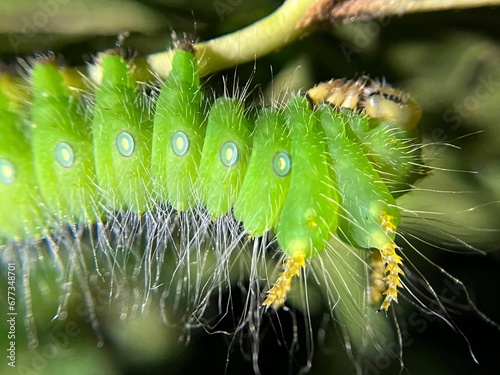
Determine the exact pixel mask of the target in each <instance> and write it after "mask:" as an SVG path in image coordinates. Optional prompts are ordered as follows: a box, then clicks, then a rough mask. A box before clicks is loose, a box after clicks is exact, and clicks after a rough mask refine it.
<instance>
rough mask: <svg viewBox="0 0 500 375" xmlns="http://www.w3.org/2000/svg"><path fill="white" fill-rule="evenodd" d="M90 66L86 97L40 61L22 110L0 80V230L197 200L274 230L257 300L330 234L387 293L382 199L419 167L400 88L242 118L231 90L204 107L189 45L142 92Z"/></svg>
mask: <svg viewBox="0 0 500 375" xmlns="http://www.w3.org/2000/svg"><path fill="white" fill-rule="evenodd" d="M98 63H99V65H100V66H101V69H102V77H101V81H100V83H99V85H98V87H97V89H96V92H95V97H94V99H93V103H92V105H88V104H87V103H84V102H83V101H82V100H81V98H80V96H79V94H75V92H74V90H72V89H71V87H72V83H70V80H69V78H68V77H67V76H65V75H63V74H62V73H61V71H60V70H59V69H58V68H57V66H56V65H55V64H53V63H52V62H51V61H50V59H40V60H39V61H37V62H36V63H35V64H34V67H33V69H32V71H31V85H32V105H31V107H30V113H29V116H28V117H27V118H26V117H23V116H22V115H21V114H20V113H21V112H22V111H19V110H18V108H17V107H16V106H18V103H16V101H15V100H13V96H12V93H11V92H10V88H11V87H12V85H11V84H5V83H4V84H2V85H1V86H0V119H1V121H2V126H3V130H2V133H3V135H2V137H1V138H0V236H1V238H2V240H3V241H5V242H16V241H17V242H22V241H26V240H30V239H39V238H42V237H43V236H45V235H46V234H47V232H49V233H50V232H51V231H55V230H57V227H58V225H64V224H71V223H86V224H89V225H90V224H92V223H95V222H97V221H102V220H106V218H109V217H110V216H112V215H114V214H116V213H117V212H124V211H130V212H133V213H136V214H138V215H141V214H143V213H145V212H148V211H150V210H152V209H153V208H157V207H171V208H173V209H175V210H177V212H189V211H192V210H195V209H198V208H203V209H204V210H206V211H207V212H208V214H209V215H210V216H211V217H212V218H218V217H222V216H225V215H227V214H230V213H232V214H234V217H235V218H236V219H237V220H238V221H239V222H241V223H242V225H243V227H244V230H245V232H246V233H248V234H249V235H250V236H252V237H260V236H263V235H264V234H265V233H267V232H269V231H270V230H272V229H273V228H274V231H275V233H276V237H277V240H278V243H279V245H280V248H281V249H282V251H283V252H284V253H285V254H286V255H287V261H286V262H285V265H284V271H283V273H282V275H281V276H280V277H279V279H278V280H277V281H276V283H275V284H274V286H273V288H271V289H270V290H269V291H268V294H267V298H266V300H265V301H264V302H263V304H264V305H265V306H267V307H270V306H273V307H275V308H278V307H279V306H281V305H282V304H283V303H284V301H285V298H286V295H287V292H288V291H289V289H290V287H291V280H292V278H293V277H294V276H295V275H298V274H299V273H300V269H301V268H303V267H305V261H306V260H307V259H310V258H312V257H314V256H315V255H316V254H318V253H320V252H322V251H323V250H324V249H325V247H326V246H327V244H328V242H329V240H330V239H331V237H332V236H333V235H335V234H338V236H339V237H340V238H341V239H342V240H343V241H344V242H345V243H347V244H350V245H354V246H356V247H359V248H363V249H367V250H368V249H378V250H379V251H380V253H381V262H383V263H384V264H385V278H384V280H385V283H386V290H385V291H383V293H384V294H385V298H384V301H383V302H382V305H381V309H384V310H387V309H388V308H389V306H390V303H391V302H392V301H393V300H397V295H398V287H400V286H401V283H400V280H399V276H400V274H401V273H402V271H401V268H400V263H401V258H400V257H399V256H398V255H397V254H396V249H397V247H396V245H395V243H394V237H395V232H396V230H397V226H398V223H399V215H400V212H399V209H398V207H397V206H396V203H395V197H396V196H398V195H400V194H401V193H402V192H403V191H404V190H405V189H406V190H408V187H409V186H410V184H411V183H412V182H413V181H414V180H415V179H416V178H418V177H420V176H422V175H423V173H424V172H423V171H422V170H420V169H419V168H417V167H416V165H418V164H420V151H419V150H420V148H418V147H415V146H416V145H417V144H418V130H417V128H416V124H417V123H418V120H419V118H420V109H419V107H418V105H417V104H416V103H415V102H414V101H413V100H412V99H411V98H409V97H408V95H406V94H403V93H402V92H400V91H398V90H395V89H390V88H387V87H384V86H381V85H379V84H377V83H376V82H372V81H369V80H368V79H360V80H358V81H341V80H335V81H331V82H328V83H325V84H320V85H318V86H317V87H315V88H313V89H311V90H309V91H308V92H307V95H306V96H295V97H293V98H292V99H290V100H289V101H288V102H287V103H286V104H285V105H284V106H283V108H277V107H274V108H262V109H260V110H259V111H258V112H257V113H256V114H253V116H252V118H255V120H249V119H248V118H247V117H248V116H247V115H246V112H245V109H244V108H243V106H242V104H241V103H240V101H239V100H238V99H234V98H227V97H222V98H219V99H216V100H215V102H214V103H213V104H212V105H211V106H210V108H209V109H208V110H205V106H204V105H203V102H204V98H203V94H202V91H201V89H200V79H199V77H198V73H197V65H196V61H195V58H194V56H193V55H192V54H191V53H190V52H189V51H184V50H178V51H177V52H176V53H175V55H174V58H173V62H172V67H173V68H172V71H171V73H170V75H169V76H168V78H167V79H166V80H165V82H164V83H163V85H162V88H161V91H160V94H159V96H158V98H156V99H155V100H148V99H144V96H143V95H142V94H141V93H140V92H138V90H137V87H136V82H135V80H134V79H133V74H132V70H131V67H130V66H129V65H128V64H127V62H126V61H125V60H124V59H123V58H122V57H121V56H120V55H119V54H116V53H105V54H102V55H101V56H100V58H99V61H98ZM141 98H142V99H141ZM150 106H151V107H154V111H151V110H150ZM151 112H153V113H154V116H151V115H150V113H151ZM26 124H28V126H27V127H26ZM13 212H16V213H17V214H16V215H12V213H13Z"/></svg>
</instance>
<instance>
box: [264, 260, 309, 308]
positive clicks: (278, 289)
mask: <svg viewBox="0 0 500 375" xmlns="http://www.w3.org/2000/svg"><path fill="white" fill-rule="evenodd" d="M305 259H306V254H305V253H303V252H300V251H299V252H297V253H295V254H294V255H292V256H291V257H289V258H287V259H286V261H285V264H284V266H283V268H284V270H283V272H282V273H281V275H280V276H279V277H278V280H276V282H275V283H274V285H273V287H272V288H271V289H269V291H268V292H267V297H266V299H265V301H264V303H263V305H264V306H266V308H269V307H271V306H272V307H273V308H274V309H279V308H280V307H281V306H283V304H284V303H285V299H286V295H287V293H288V292H289V290H290V288H291V284H292V279H293V277H294V276H298V275H300V269H301V268H303V267H305V266H306V262H305Z"/></svg>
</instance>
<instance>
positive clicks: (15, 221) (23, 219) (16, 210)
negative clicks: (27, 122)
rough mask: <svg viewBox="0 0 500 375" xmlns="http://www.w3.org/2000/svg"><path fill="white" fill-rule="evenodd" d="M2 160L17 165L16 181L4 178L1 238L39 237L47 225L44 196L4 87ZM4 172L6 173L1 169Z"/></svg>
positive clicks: (0, 184)
mask: <svg viewBox="0 0 500 375" xmlns="http://www.w3.org/2000/svg"><path fill="white" fill-rule="evenodd" d="M0 124H1V127H2V134H1V136H0V160H6V161H8V162H9V163H10V164H11V165H12V167H13V168H14V175H13V180H12V181H11V182H9V183H4V182H2V181H5V180H4V179H3V178H0V238H2V239H4V240H5V242H11V241H25V240H29V239H33V238H35V239H38V238H40V235H41V232H40V231H41V228H43V226H44V224H45V218H44V216H43V212H44V210H43V209H42V207H41V205H42V203H41V201H42V199H41V197H40V195H39V194H38V189H37V181H36V178H35V172H34V170H33V165H32V155H31V152H30V150H31V146H30V144H29V141H28V139H27V138H26V136H25V134H24V132H23V130H22V122H21V119H20V118H19V116H18V115H17V114H15V113H14V112H12V111H10V109H9V99H8V98H7V96H6V95H4V93H3V92H2V91H1V90H0ZM0 174H2V172H1V171H0Z"/></svg>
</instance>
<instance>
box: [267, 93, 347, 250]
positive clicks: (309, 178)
mask: <svg viewBox="0 0 500 375" xmlns="http://www.w3.org/2000/svg"><path fill="white" fill-rule="evenodd" d="M286 119H287V123H288V125H289V127H290V130H291V137H292V161H293V166H292V176H291V182H290V190H289V192H288V196H287V199H286V201H285V204H284V206H283V210H282V212H281V215H280V218H279V220H278V224H277V226H276V235H277V238H278V242H279V243H280V245H281V247H282V249H283V251H284V252H285V253H287V254H289V255H291V256H293V255H295V254H297V253H303V254H305V256H306V258H310V257H312V256H314V255H316V254H317V253H319V252H321V251H323V250H324V249H325V247H326V245H327V243H328V241H329V239H330V238H331V236H332V234H333V233H335V231H336V229H337V220H338V215H337V211H338V208H339V205H338V197H337V193H336V191H335V189H334V186H333V181H332V179H331V177H330V169H329V164H330V162H329V159H328V154H327V151H326V149H325V144H324V137H325V136H324V134H323V131H322V129H321V125H320V123H319V121H318V119H317V118H316V116H315V115H313V113H312V111H311V110H310V109H309V106H308V102H307V99H305V98H303V97H296V98H293V99H291V100H290V101H289V103H288V105H287V108H286Z"/></svg>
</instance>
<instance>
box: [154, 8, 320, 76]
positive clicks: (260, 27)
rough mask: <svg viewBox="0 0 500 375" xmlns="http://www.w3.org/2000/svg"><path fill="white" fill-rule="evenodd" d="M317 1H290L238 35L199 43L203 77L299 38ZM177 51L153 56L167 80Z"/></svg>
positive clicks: (156, 66)
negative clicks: (306, 17)
mask: <svg viewBox="0 0 500 375" xmlns="http://www.w3.org/2000/svg"><path fill="white" fill-rule="evenodd" d="M315 2H316V0H287V1H285V2H284V3H283V5H282V6H281V7H280V8H278V9H277V10H276V11H275V12H274V13H272V14H270V15H269V16H267V17H265V18H263V19H261V20H259V21H257V22H256V23H254V24H252V25H250V26H248V27H245V28H243V29H241V30H239V31H237V32H234V33H231V34H228V35H224V36H222V37H220V38H216V39H212V40H209V41H206V42H201V43H196V44H195V45H194V51H195V54H196V57H197V59H198V66H199V72H200V74H201V75H206V74H210V73H213V72H216V71H219V70H222V69H225V68H229V67H233V66H236V65H238V64H242V63H245V62H248V61H252V60H255V59H258V58H260V57H261V56H264V55H266V54H268V53H270V52H273V51H275V50H277V49H279V48H281V47H283V46H285V45H286V44H288V43H291V42H292V41H294V40H296V39H297V38H299V37H300V36H301V35H304V33H305V32H306V31H307V30H306V27H305V26H299V24H300V21H301V20H302V17H303V16H304V14H305V13H306V12H307V10H308V9H309V8H310V7H311V6H312V5H313V4H314V3H315ZM172 55H173V51H172V50H169V51H165V52H161V53H157V54H153V55H150V56H149V57H148V59H147V61H148V63H149V65H150V67H151V69H152V70H153V71H154V72H155V73H157V74H158V75H159V76H160V77H166V76H167V75H168V73H169V71H170V69H171V63H170V61H171V58H172Z"/></svg>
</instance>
